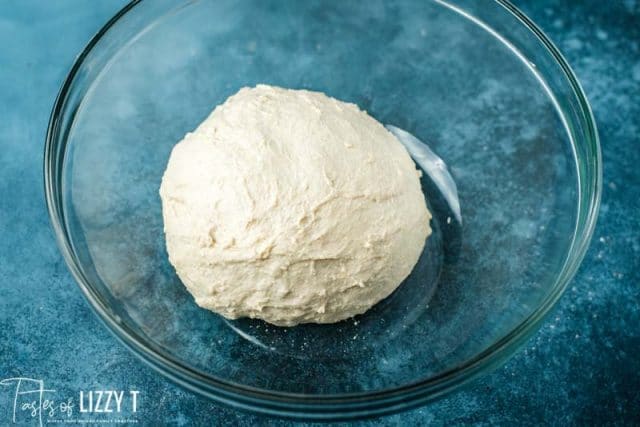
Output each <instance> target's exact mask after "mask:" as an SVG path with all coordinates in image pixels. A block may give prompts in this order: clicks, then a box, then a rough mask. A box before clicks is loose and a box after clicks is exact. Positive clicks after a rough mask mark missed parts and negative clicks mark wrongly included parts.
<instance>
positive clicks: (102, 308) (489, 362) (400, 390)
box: [44, 0, 602, 420]
mask: <svg viewBox="0 0 640 427" xmlns="http://www.w3.org/2000/svg"><path fill="white" fill-rule="evenodd" d="M144 2H145V0H132V1H131V2H130V3H128V4H127V5H125V6H124V7H123V8H122V9H121V10H120V11H118V12H117V13H116V14H115V15H114V16H113V17H112V18H111V19H110V20H109V21H107V23H106V24H105V25H104V26H103V27H102V28H101V29H100V30H99V31H98V32H97V33H96V34H95V35H94V36H93V37H92V38H91V40H90V41H89V43H88V44H87V45H86V47H85V48H84V49H83V50H82V52H81V53H80V54H79V55H78V56H77V57H76V59H75V61H74V63H73V66H72V67H71V69H70V71H69V73H68V74H67V76H66V78H65V80H64V83H63V85H62V86H61V89H60V91H59V93H58V95H57V97H56V100H55V102H54V107H53V110H52V112H51V115H50V118H49V124H48V128H47V133H46V140H45V153H44V191H45V197H46V204H47V210H48V213H49V218H50V220H51V223H52V227H53V229H54V231H55V235H56V240H57V243H58V247H59V248H60V251H61V253H62V255H63V257H64V259H65V262H66V264H67V266H68V267H69V269H70V271H71V273H72V275H73V276H74V279H75V281H76V283H77V284H78V286H79V287H80V289H81V290H82V292H83V294H84V296H85V298H86V299H87V301H88V302H89V304H90V306H91V307H92V309H93V310H94V311H95V313H96V314H97V317H98V318H99V319H100V320H101V321H102V322H103V324H105V325H106V326H107V329H109V330H110V331H111V332H112V333H113V334H114V335H115V336H116V338H118V340H119V341H120V342H122V343H123V344H125V346H126V347H127V348H129V349H130V350H131V351H132V352H133V353H134V354H135V355H136V356H138V357H139V358H140V359H141V360H142V361H143V362H145V363H146V364H148V365H149V366H151V367H153V368H154V369H155V370H157V371H158V372H160V373H162V374H163V375H165V376H167V377H169V378H170V379H172V380H173V381H175V382H176V383H178V384H180V385H181V386H183V387H185V388H187V389H189V390H191V391H194V392H197V393H199V394H202V395H205V396H207V397H210V398H212V399H214V400H217V401H219V402H222V403H225V404H228V405H230V406H233V407H236V408H239V409H245V410H251V411H254V412H259V413H264V414H268V415H277V416H285V417H293V418H298V419H314V420H339V419H353V418H362V417H370V416H378V415H384V414H389V413H393V412H398V411H401V410H405V409H409V408H412V407H416V406H419V405H420V404H423V403H425V402H428V401H430V400H433V399H436V398H438V397H441V396H443V395H444V394H446V393H448V392H450V391H452V390H453V389H455V388H456V387H458V386H460V385H462V384H464V383H467V382H468V381H470V380H472V379H474V378H475V377H476V376H478V375H479V374H480V373H482V372H486V371H488V370H490V369H492V368H495V367H496V366H498V365H499V364H501V363H502V362H504V361H505V360H506V359H507V358H509V357H510V356H512V355H513V354H514V353H515V351H516V350H517V348H518V347H520V345H522V344H523V343H524V342H525V341H526V340H527V339H528V338H529V337H530V336H531V335H532V334H533V333H534V332H535V331H536V330H537V329H538V326H539V325H540V323H541V322H542V320H543V319H544V317H545V316H546V314H547V313H548V312H549V311H550V310H551V309H552V308H553V307H554V306H555V305H556V303H557V301H558V299H559V298H560V296H561V295H562V294H563V292H564V291H565V289H566V288H567V285H568V283H569V282H570V281H571V279H572V278H573V276H574V275H575V273H576V271H577V269H578V267H579V265H580V263H581V262H582V260H583V258H584V255H585V253H586V250H587V248H588V246H589V243H590V241H591V238H592V236H593V232H594V228H595V224H596V220H597V216H598V210H599V206H600V199H601V192H602V155H601V149H600V141H599V137H598V132H597V128H596V124H595V119H594V116H593V112H592V110H591V107H590V105H589V102H588V101H587V97H586V95H585V93H584V91H583V89H582V87H581V85H580V83H579V82H578V80H577V78H576V76H575V74H574V72H573V71H572V69H571V68H570V66H569V65H568V63H567V61H566V60H565V59H564V57H563V55H562V54H561V53H560V51H559V50H558V49H557V48H556V47H555V45H554V44H553V43H552V42H551V41H550V40H549V38H548V37H547V36H546V35H545V34H544V33H543V32H542V31H541V30H540V29H539V28H538V26H537V25H536V24H534V23H533V22H532V21H531V20H530V19H529V18H528V17H527V16H526V15H525V14H524V13H523V12H521V11H520V10H519V9H518V8H517V7H516V6H514V5H513V4H512V3H511V2H510V0H494V2H495V3H497V4H498V5H499V6H502V7H503V8H504V9H506V11H508V12H509V13H510V14H511V15H513V17H515V18H516V19H517V20H518V21H519V22H520V23H521V24H522V25H524V26H525V27H526V28H527V29H528V30H529V31H530V32H531V33H532V34H533V35H534V36H535V37H536V38H537V39H538V40H539V42H541V43H542V46H543V47H544V48H545V49H546V51H547V53H548V54H549V55H551V56H552V57H553V58H554V60H555V61H556V63H557V65H560V67H561V69H562V72H563V73H564V77H566V79H567V80H568V82H569V84H570V87H571V89H572V90H573V95H574V96H575V97H576V99H577V100H578V102H579V104H580V107H581V110H582V119H583V120H584V122H585V124H586V131H585V133H586V134H587V135H588V138H586V141H584V143H586V144H590V145H591V151H592V152H593V153H594V154H595V155H594V158H592V159H582V161H583V162H585V161H586V160H589V163H590V164H589V165H588V166H589V168H590V169H592V174H591V176H590V180H589V181H588V182H586V185H587V186H588V188H589V189H590V190H591V192H590V194H589V196H590V197H589V198H588V199H586V200H585V199H583V200H581V201H580V203H579V206H578V215H577V218H578V219H577V225H576V232H575V235H574V239H573V241H572V244H571V247H570V250H569V255H570V256H569V257H568V259H567V262H566V263H565V265H564V266H563V269H562V270H561V271H560V274H559V276H558V279H557V280H556V284H555V286H554V287H553V288H552V290H551V291H550V293H549V294H548V295H547V296H546V298H545V299H544V300H543V302H542V303H541V304H540V306H538V307H537V308H536V310H534V311H533V312H532V313H531V314H530V315H529V316H528V317H526V318H525V319H524V320H522V321H521V323H520V324H519V325H518V326H516V327H515V328H514V329H513V330H511V331H510V332H509V333H507V334H506V335H504V336H503V337H502V338H501V339H499V340H498V341H496V342H495V343H493V344H492V345H491V346H489V347H488V348H486V349H485V350H484V351H482V352H481V353H479V354H477V355H475V356H474V357H472V358H470V359H469V360H467V361H466V362H464V363H462V364H460V365H459V366H456V367H454V368H451V369H448V370H446V371H444V372H442V373H440V374H438V375H436V376H434V377H431V378H426V379H421V380H418V381H414V382H412V383H409V384H406V385H402V386H397V387H392V388H386V389H382V390H376V391H367V392H355V393H341V394H331V395H313V394H302V393H292V392H283V391H270V390H268V389H262V388H257V387H253V386H247V385H243V384H237V383H233V382H232V381H228V380H224V379H221V378H216V377H214V376H212V375H210V374H205V373H204V372H201V371H199V370H197V369H194V368H191V367H189V366H188V365H186V364H184V363H182V362H180V361H179V360H177V359H176V358H174V357H172V356H170V355H168V354H166V353H164V352H163V351H162V350H158V349H153V348H151V347H148V346H146V345H145V344H143V342H144V340H142V339H141V338H140V337H139V336H138V335H137V333H136V332H134V331H133V330H131V329H130V328H129V327H128V326H127V325H124V324H122V323H120V322H119V321H118V320H117V319H115V318H113V317H112V315H111V314H110V313H109V310H108V307H107V306H106V304H105V303H104V301H103V300H102V298H101V297H100V295H99V294H98V292H97V291H96V290H95V289H94V288H93V286H92V285H91V283H90V282H89V280H88V279H87V278H86V277H85V275H84V273H83V272H82V268H81V267H80V265H79V262H78V260H77V258H76V257H75V255H74V251H73V249H72V245H71V243H70V242H71V239H70V233H69V230H68V229H67V226H66V221H65V219H64V218H65V216H64V207H63V204H62V203H61V198H60V197H59V194H60V189H61V187H62V184H61V183H60V176H59V174H58V173H57V170H56V168H57V166H58V161H57V160H56V158H55V156H56V153H57V152H58V150H59V147H58V146H59V145H60V146H61V147H62V148H63V149H64V147H66V144H67V136H68V134H67V133H64V134H61V125H60V123H61V120H60V116H61V114H62V112H63V111H64V110H65V107H66V104H67V100H68V97H69V93H70V90H71V88H72V87H73V85H74V82H75V79H76V77H77V75H78V73H79V71H80V69H81V67H82V65H83V64H84V60H85V59H86V58H87V56H88V55H89V54H90V52H91V51H92V50H93V48H94V47H95V46H96V45H97V44H98V42H99V41H100V40H101V39H102V37H103V36H104V35H105V34H106V33H107V32H108V31H109V30H110V29H111V28H112V27H113V26H114V25H115V24H116V23H117V22H118V21H119V20H120V19H121V18H122V17H123V16H125V15H126V14H127V13H129V12H130V11H131V10H133V9H134V8H135V7H137V6H138V5H140V4H142V3H144ZM72 123H73V120H72V121H71V124H72ZM60 135H63V136H60ZM574 143H576V142H575V141H573V138H572V144H574ZM62 158H64V154H63V155H62ZM576 161H577V162H578V163H580V158H579V156H576ZM580 175H581V173H580V172H578V179H580V178H581V176H580ZM581 213H582V214H583V216H581ZM581 219H582V221H581ZM580 223H582V229H581V227H580Z"/></svg>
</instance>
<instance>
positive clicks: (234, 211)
mask: <svg viewBox="0 0 640 427" xmlns="http://www.w3.org/2000/svg"><path fill="white" fill-rule="evenodd" d="M160 196H161V198H162V213H163V219H164V230H165V237H166V245H167V252H168V254H169V260H170V262H171V264H172V265H173V266H174V267H175V269H176V272H177V274H178V276H179V277H180V279H181V280H182V282H183V283H184V285H185V286H186V287H187V289H188V291H189V292H190V293H191V294H192V295H193V296H194V298H195V301H196V303H197V304H198V305H199V306H201V307H204V308H207V309H209V310H212V311H215V312H217V313H219V314H221V315H223V316H225V317H227V318H231V319H235V318H239V317H252V318H260V319H263V320H265V321H267V322H269V323H272V324H275V325H279V326H293V325H296V324H299V323H310V322H313V323H332V322H337V321H339V320H343V319H346V318H349V317H352V316H354V315H357V314H361V313H364V312H365V311H366V310H368V309H369V308H370V307H371V306H373V305H374V304H376V303H377V302H378V301H380V300H382V299H383V298H385V297H387V296H388V295H389V294H391V293H392V292H393V291H394V290H395V289H396V288H397V287H398V285H399V284H400V283H401V282H402V281H403V280H404V279H405V278H406V277H407V276H408V275H409V273H410V272H411V270H412V269H413V267H414V266H415V264H416V262H417V261H418V258H419V256H420V254H421V253H422V250H423V247H424V244H425V240H426V238H427V237H428V236H429V234H430V233H431V228H430V225H429V220H430V218H431V214H430V213H429V211H428V210H427V205H426V202H425V199H424V195H423V193H422V190H421V187H420V181H419V172H418V171H417V170H416V166H415V164H414V163H413V160H412V159H411V158H410V156H409V154H408V153H407V151H406V149H405V148H404V147H403V146H402V144H401V143H400V142H399V141H398V140H397V139H396V138H395V137H394V136H393V135H392V134H391V133H389V132H388V131H387V130H386V129H385V128H384V127H383V126H382V125H381V124H380V123H379V122H378V121H376V120H375V119H373V118H371V117H370V116H369V115H368V114H367V113H366V112H363V111H361V110H360V109H359V108H358V107H357V106H356V105H354V104H348V103H345V102H342V101H338V100H336V99H334V98H330V97H328V96H326V95H324V94H322V93H319V92H311V91H306V90H289V89H282V88H278V87H273V86H266V85H258V86H257V87H255V88H243V89H241V90H240V91H239V92H237V93H236V94H235V95H233V96H231V97H229V98H228V99H227V100H226V102H225V103H224V104H222V105H220V106H218V107H216V109H215V110H214V111H213V112H212V113H211V114H210V115H209V117H208V118H207V119H206V120H205V121H204V122H202V123H201V124H200V125H199V126H198V128H197V129H196V130H195V131H193V132H192V133H188V134H187V135H186V136H185V137H184V139H183V140H182V141H180V142H179V143H178V144H177V145H176V146H175V147H174V149H173V151H172V153H171V157H170V159H169V162H168V165H167V168H166V171H165V173H164V176H163V179H162V184H161V187H160Z"/></svg>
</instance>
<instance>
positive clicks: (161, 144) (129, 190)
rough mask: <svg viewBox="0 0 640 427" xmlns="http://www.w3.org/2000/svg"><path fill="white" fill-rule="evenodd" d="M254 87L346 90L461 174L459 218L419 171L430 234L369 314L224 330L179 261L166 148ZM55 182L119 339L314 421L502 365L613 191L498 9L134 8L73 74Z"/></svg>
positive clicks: (167, 1) (266, 4)
mask: <svg viewBox="0 0 640 427" xmlns="http://www.w3.org/2000/svg"><path fill="white" fill-rule="evenodd" d="M258 83H266V84H272V85H278V86H284V87H290V88H306V89H312V90H318V91H322V92H325V93H327V94H328V95H331V96H333V97H336V98H338V99H341V100H344V101H350V102H354V103H356V104H358V105H359V106H360V107H361V108H363V109H365V110H367V111H368V112H369V113H370V114H371V115H372V116H373V117H375V118H376V119H378V120H379V121H381V122H382V123H385V124H388V125H392V126H394V128H391V127H390V129H396V130H397V131H398V132H403V131H401V130H400V129H402V130H404V131H406V132H408V134H410V135H413V136H415V137H416V138H417V139H418V140H420V141H422V142H425V143H426V144H428V146H429V147H430V148H431V149H432V150H433V151H434V152H435V153H437V155H438V156H439V157H440V158H441V159H442V161H443V162H444V163H446V165H448V169H449V171H450V174H451V175H450V176H451V177H452V178H453V180H454V181H455V184H456V186H457V198H456V202H459V205H460V218H458V216H457V212H454V211H452V209H451V206H452V205H451V203H447V201H450V200H449V199H450V197H447V194H445V193H443V189H442V187H441V186H438V177H437V176H434V174H433V173H431V174H429V173H426V174H425V176H424V178H423V190H424V191H425V193H426V196H427V199H428V200H429V202H430V206H431V209H432V210H433V212H434V219H433V221H432V227H433V229H434V235H433V236H432V237H431V238H430V239H429V240H428V243H427V246H426V248H425V252H424V254H423V257H422V258H421V261H420V262H419V264H418V266H416V268H415V269H414V271H413V273H412V274H411V275H410V276H409V277H408V278H407V280H406V281H405V282H404V283H403V284H402V285H401V286H400V288H399V289H398V290H397V291H396V292H395V293H394V294H393V295H392V296H390V297H389V298H387V299H386V300H385V301H383V302H381V303H380V304H378V305H377V306H376V307H374V309H372V310H371V311H369V312H368V313H365V314H364V315H362V316H358V317H356V318H354V319H349V320H347V321H344V322H341V323H338V324H335V325H323V326H318V325H304V326H299V327H295V328H277V327H273V326H269V325H267V324H265V323H262V322H260V321H255V320H246V319H245V320H238V321H227V320H225V319H223V318H222V317H220V316H218V315H216V314H214V313H211V312H208V311H206V310H203V309H200V308H198V307H197V306H196V305H195V303H194V301H193V299H192V298H191V296H190V295H189V294H188V293H187V292H186V290H185V289H184V286H183V285H182V284H181V283H180V281H179V279H178V278H177V276H176V275H175V272H174V270H173V268H172V267H171V265H170V264H169V262H168V259H167V255H166V250H165V246H164V235H163V224H162V217H161V205H160V198H159V196H158V189H159V186H160V179H161V177H162V174H163V171H164V168H165V166H166V163H167V160H168V156H169V153H170V151H171V149H172V147H173V146H174V144H175V143H176V142H177V141H179V140H180V139H181V138H182V137H183V136H184V134H185V133H186V132H188V131H191V130H193V129H194V128H195V127H196V126H197V125H198V124H199V123H200V122H201V121H202V120H203V119H204V118H205V117H206V116H207V114H208V113H209V112H210V111H211V110H212V109H213V108H214V107H215V106H216V105H218V104H220V103H221V102H223V101H224V100H225V99H226V98H227V97H228V96H229V95H231V94H233V93H235V92H236V91H237V90H238V89H240V88H241V87H243V86H253V85H256V84H258ZM408 134H407V135H408ZM257 167H259V165H258V166H257ZM44 172H45V185H46V196H47V203H48V208H49V212H50V215H51V219H52V222H53V226H54V228H55V232H56V234H57V239H58V243H59V245H60V248H61V250H62V253H63V255H64V257H65V259H66V261H67V263H68V265H69V268H70V269H71V271H72V272H73V275H74V276H75V278H76V279H77V281H78V283H79V285H80V288H81V289H82V291H83V292H84V294H85V296H86V297H87V299H88V300H89V302H90V303H91V305H92V306H93V308H94V309H95V311H96V312H97V314H98V316H99V317H100V318H101V319H102V320H103V321H104V323H105V324H106V325H107V326H108V327H109V328H110V329H111V330H112V331H113V332H114V333H115V335H116V336H117V337H118V338H120V339H121V340H122V342H124V343H125V344H126V345H127V346H128V347H129V348H130V349H131V350H132V351H133V352H134V353H135V354H137V355H138V356H140V357H141V358H142V359H143V360H144V361H145V362H147V363H148V364H149V365H151V366H153V367H154V368H156V369H157V370H158V371H160V372H161V373H163V374H164V375H166V376H168V377H169V378H171V379H173V380H174V381H176V382H178V383H179V384H181V385H183V386H184V387H186V388H188V389H191V390H194V391H196V392H198V393H201V394H203V395H205V396H208V397H210V398H212V399H215V400H217V401H220V402H224V403H227V404H230V405H232V406H234V407H238V408H244V409H249V410H252V411H255V412H260V413H266V414H275V415H280V416H289V417H296V418H300V419H347V418H357V417H363V416H373V415H380V414H384V413H390V412H394V411H398V410H402V409H406V408H410V407H413V406H416V405H420V404H423V403H425V402H427V401H429V400H430V399H434V398H437V397H439V396H442V395H443V394H444V393H447V392H449V391H451V390H454V389H455V388H457V387H459V386H460V385H461V384H463V383H465V382H466V381H468V380H469V379H471V378H473V377H475V376H476V375H478V374H481V373H485V372H487V371H489V370H490V369H491V368H492V367H495V366H496V365H498V364H499V363H502V362H503V361H504V360H505V359H506V358H507V357H508V356H509V355H511V354H513V352H514V351H515V350H516V348H517V347H518V346H519V345H520V344H521V343H523V342H524V341H525V340H526V339H527V337H528V336H529V335H530V334H531V333H532V332H533V331H535V330H536V328H537V326H538V325H539V324H540V322H541V320H542V319H543V317H544V315H545V314H546V313H547V312H548V311H549V310H550V309H551V307H552V306H553V305H554V304H555V302H556V301H557V300H558V298H559V297H560V295H561V294H562V292H563V291H564V289H565V287H566V286H567V283H568V281H569V280H570V279H571V277H572V276H573V274H574V273H575V271H576V269H577V267H578V265H579V263H580V261H581V260H582V257H583V255H584V253H585V250H586V248H587V245H588V243H589V240H590V237H591V235H592V231H593V227H594V222H595V219H596V214H597V210H598V205H599V198H600V186H601V159H600V149H599V144H598V137H597V132H596V128H595V124H594V120H593V117H592V114H591V111H590V108H589V105H588V103H587V100H586V98H585V96H584V93H583V91H582V90H581V88H580V85H579V84H578V82H577V81H576V78H575V76H574V74H573V73H572V71H571V70H570V68H569V66H568V65H567V63H566V62H565V60H564V59H563V58H562V56H561V55H560V53H559V52H558V51H557V49H556V48H555V47H554V46H553V45H552V44H551V42H550V41H549V40H548V39H547V38H546V37H545V36H544V35H543V34H542V32H541V31H540V30H539V29H538V28H537V27H536V26H535V25H534V24H533V23H532V22H531V21H530V20H529V19H528V18H527V17H526V16H524V15H523V14H522V13H521V12H520V11H518V10H517V9H516V8H515V7H514V6H512V5H511V4H510V3H508V2H506V1H496V2H491V3H490V2H487V1H486V0H476V1H474V0H456V1H453V0H451V1H448V0H447V1H444V0H442V1H433V2H425V1H389V0H374V1H369V2H344V1H337V0H336V1H323V2H319V1H305V2H293V1H270V0H269V1H263V0H240V1H237V0H218V1H215V2H209V1H178V2H176V1H173V0H155V1H148V0H146V1H134V2H132V3H131V4H129V5H128V6H126V7H125V8H124V9H123V10H122V11H120V12H119V13H118V14H117V15H116V16H115V17H114V18H113V19H111V20H110V21H109V22H108V23H107V24H106V25H105V27H104V28H103V29H102V30H100V32H99V33H98V34H97V35H96V36H95V37H94V38H93V39H92V40H91V42H90V43H89V45H88V46H87V48H86V49H85V50H84V51H83V52H82V53H81V54H80V56H79V57H78V59H77V61H76V62H75V64H74V66H73V68H72V69H71V72H70V73H69V75H68V77H67V79H66V81H65V82H64V85H63V86H62V89H61V91H60V94H59V96H58V98H57V100H56V103H55V107H54V109H53V113H52V116H51V121H50V125H49V130H48V134H47V141H46V149H45V163H44ZM427 172H429V171H427Z"/></svg>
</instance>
